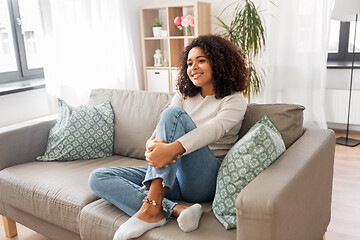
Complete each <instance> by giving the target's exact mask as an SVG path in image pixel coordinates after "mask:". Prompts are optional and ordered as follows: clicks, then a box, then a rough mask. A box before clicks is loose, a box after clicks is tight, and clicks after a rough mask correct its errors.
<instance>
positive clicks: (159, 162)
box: [145, 139, 185, 168]
mask: <svg viewBox="0 0 360 240" xmlns="http://www.w3.org/2000/svg"><path fill="white" fill-rule="evenodd" d="M149 140H150V139H149ZM148 143H149V144H148ZM146 145H147V148H146V152H145V157H146V161H147V162H148V164H149V166H152V167H155V168H164V167H168V166H169V164H172V163H175V162H176V160H175V159H178V158H179V154H182V153H184V152H185V149H184V148H183V147H182V145H181V143H180V142H173V143H169V144H168V143H165V142H164V141H163V140H161V139H153V140H151V141H148V142H147V144H146Z"/></svg>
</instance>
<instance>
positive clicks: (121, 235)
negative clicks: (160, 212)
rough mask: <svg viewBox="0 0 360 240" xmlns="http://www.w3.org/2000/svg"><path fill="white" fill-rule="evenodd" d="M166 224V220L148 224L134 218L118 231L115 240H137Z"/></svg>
mask: <svg viewBox="0 0 360 240" xmlns="http://www.w3.org/2000/svg"><path fill="white" fill-rule="evenodd" d="M165 224H166V220H165V218H163V219H162V220H160V221H158V222H154V223H147V222H144V221H142V220H140V219H138V218H136V217H134V216H132V217H131V218H130V219H129V220H127V221H126V222H125V223H123V224H122V225H121V226H120V227H119V229H118V230H117V231H116V233H115V235H114V238H113V240H128V239H132V238H137V237H140V236H141V235H143V234H144V233H145V232H147V231H149V230H151V229H153V228H157V227H161V226H164V225H165Z"/></svg>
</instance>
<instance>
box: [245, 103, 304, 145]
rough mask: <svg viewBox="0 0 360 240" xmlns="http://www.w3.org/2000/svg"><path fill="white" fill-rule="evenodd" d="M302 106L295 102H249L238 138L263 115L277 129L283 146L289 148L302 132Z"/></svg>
mask: <svg viewBox="0 0 360 240" xmlns="http://www.w3.org/2000/svg"><path fill="white" fill-rule="evenodd" d="M304 109H305V108H304V107H303V106H301V105H296V104H256V103H252V104H249V105H248V107H247V109H246V113H245V117H244V120H243V123H242V127H241V129H240V132H239V138H241V137H242V136H244V135H245V134H246V133H247V132H248V131H249V129H250V128H251V127H252V126H253V125H254V124H255V123H256V122H257V121H259V119H260V118H262V117H263V116H264V115H266V116H268V117H269V119H270V121H271V122H272V123H273V124H274V125H275V127H276V128H277V129H278V130H279V132H280V134H281V136H282V138H283V140H284V143H285V147H286V148H289V147H290V146H291V144H293V143H294V142H295V141H296V140H297V139H298V138H299V137H300V136H301V135H302V134H303V111H304Z"/></svg>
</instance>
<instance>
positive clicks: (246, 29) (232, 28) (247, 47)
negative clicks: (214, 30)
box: [217, 0, 276, 99]
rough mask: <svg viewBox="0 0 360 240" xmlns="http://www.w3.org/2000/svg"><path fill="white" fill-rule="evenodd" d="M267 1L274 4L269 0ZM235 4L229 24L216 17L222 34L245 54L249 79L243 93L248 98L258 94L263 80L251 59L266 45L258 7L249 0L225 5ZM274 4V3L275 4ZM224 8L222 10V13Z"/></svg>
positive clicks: (261, 74) (261, 73) (262, 74)
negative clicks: (222, 31)
mask: <svg viewBox="0 0 360 240" xmlns="http://www.w3.org/2000/svg"><path fill="white" fill-rule="evenodd" d="M269 2H270V3H271V4H273V5H275V4H274V3H273V2H272V1H271V0H269ZM233 4H237V5H236V7H235V10H234V17H233V20H232V21H231V22H230V24H229V25H227V24H225V23H224V21H223V20H221V19H220V18H219V17H217V20H218V21H219V22H220V24H219V26H221V27H222V28H223V30H224V33H223V35H224V36H225V37H226V38H227V39H229V40H230V41H231V42H232V43H234V44H235V45H237V46H239V47H240V49H241V50H242V51H243V53H244V54H245V55H246V56H247V60H248V70H249V79H248V83H247V86H246V89H245V91H244V95H246V96H247V97H248V99H250V95H251V93H252V94H259V93H260V92H261V87H262V85H263V82H264V77H265V71H263V69H260V70H259V69H258V68H259V67H256V66H255V65H254V63H253V59H254V58H255V57H256V56H258V55H259V54H261V52H262V51H263V49H264V48H265V45H266V32H265V28H264V20H263V18H262V16H261V12H262V11H261V10H260V9H258V8H257V7H256V6H255V4H254V3H253V2H252V1H251V0H239V1H237V2H234V3H232V4H230V5H229V6H227V7H226V8H225V9H227V8H228V7H230V6H232V5H233ZM275 6H276V5H275ZM225 9H224V10H223V11H222V14H223V13H224V11H225Z"/></svg>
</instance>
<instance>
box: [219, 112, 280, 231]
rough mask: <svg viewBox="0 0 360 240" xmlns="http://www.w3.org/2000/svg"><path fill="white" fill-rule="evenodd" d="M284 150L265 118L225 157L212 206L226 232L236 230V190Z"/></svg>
mask: <svg viewBox="0 0 360 240" xmlns="http://www.w3.org/2000/svg"><path fill="white" fill-rule="evenodd" d="M284 151H285V144H284V141H283V140H282V138H281V135H280V133H279V131H278V130H277V129H276V127H275V126H274V125H273V124H272V122H271V121H270V120H269V118H268V117H267V116H266V115H265V116H264V117H262V118H261V119H260V120H259V121H258V122H257V123H255V125H254V126H253V127H252V128H251V129H250V130H249V132H248V133H247V134H245V136H244V137H242V138H241V139H240V140H239V141H238V142H237V143H236V144H235V145H234V146H233V147H232V148H231V149H230V150H229V152H228V153H227V154H226V156H225V158H224V160H223V162H222V164H221V166H220V169H219V173H218V177H217V182H216V193H215V198H214V201H213V205H212V206H213V211H214V214H215V216H216V218H217V219H218V220H219V221H220V222H221V223H222V224H223V225H224V227H225V228H226V229H231V228H236V209H235V199H236V197H237V196H238V194H239V193H240V191H241V190H242V189H243V188H244V187H246V186H247V185H248V184H249V183H250V182H251V181H252V180H253V179H254V178H255V177H256V176H257V175H259V174H260V173H261V172H262V171H263V170H265V169H266V168H267V167H268V166H269V165H270V164H271V163H272V162H274V161H275V160H276V159H277V158H278V157H279V156H280V155H281V154H282V153H283V152H284Z"/></svg>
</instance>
